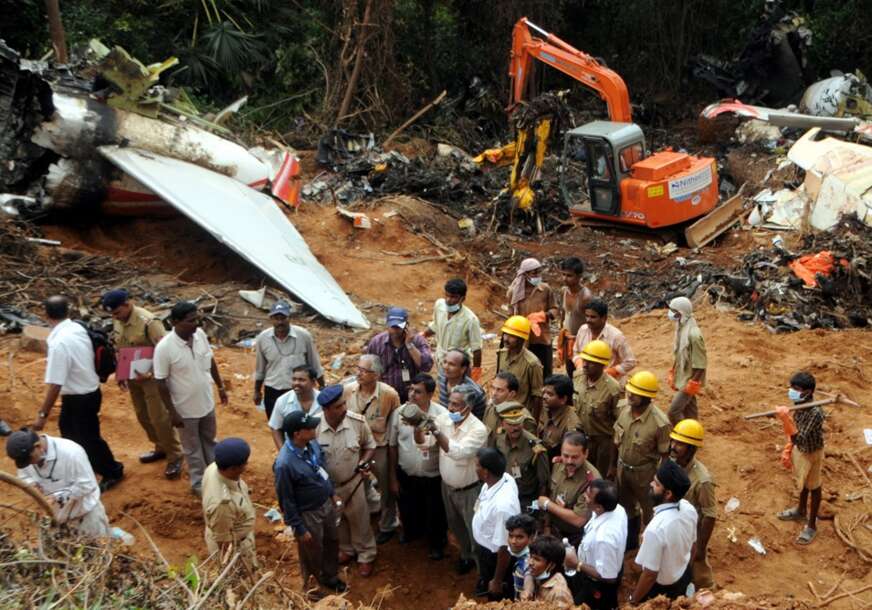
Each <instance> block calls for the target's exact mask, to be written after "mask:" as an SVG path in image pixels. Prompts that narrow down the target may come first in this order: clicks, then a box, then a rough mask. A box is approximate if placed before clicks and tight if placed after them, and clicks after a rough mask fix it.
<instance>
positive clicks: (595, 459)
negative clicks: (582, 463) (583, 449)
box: [587, 436, 615, 476]
mask: <svg viewBox="0 0 872 610" xmlns="http://www.w3.org/2000/svg"><path fill="white" fill-rule="evenodd" d="M614 446H615V441H614V439H613V438H612V437H611V436H591V437H588V442H587V451H588V453H587V461H589V462H590V463H591V464H593V465H594V466H595V467H596V469H597V470H599V472H600V474H601V475H602V476H606V474H607V473H608V471H609V466H611V461H612V447H614Z"/></svg>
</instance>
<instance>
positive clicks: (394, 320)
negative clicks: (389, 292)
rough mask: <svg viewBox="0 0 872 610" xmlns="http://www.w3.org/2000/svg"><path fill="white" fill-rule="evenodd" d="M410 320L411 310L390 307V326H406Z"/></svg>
mask: <svg viewBox="0 0 872 610" xmlns="http://www.w3.org/2000/svg"><path fill="white" fill-rule="evenodd" d="M408 322H409V312H408V311H406V310H405V309H403V308H402V307H391V308H390V309H388V315H387V321H386V323H387V325H388V327H391V326H396V327H398V328H406V324H407V323H408Z"/></svg>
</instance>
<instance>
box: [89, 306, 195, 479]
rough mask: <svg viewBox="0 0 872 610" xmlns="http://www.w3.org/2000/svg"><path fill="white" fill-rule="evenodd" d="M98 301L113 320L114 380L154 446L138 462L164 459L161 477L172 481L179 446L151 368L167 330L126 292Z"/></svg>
mask: <svg viewBox="0 0 872 610" xmlns="http://www.w3.org/2000/svg"><path fill="white" fill-rule="evenodd" d="M102 302H103V308H104V309H105V310H106V311H108V312H109V313H111V314H112V318H113V322H112V324H113V339H114V341H115V347H116V348H117V350H118V369H117V370H116V372H115V379H116V381H118V386H119V387H120V388H121V389H122V390H127V391H129V392H130V399H131V401H132V402H133V410H134V412H135V413H136V419H137V420H139V424H140V425H141V426H142V429H143V430H145V433H146V435H148V440H150V441H151V442H152V443H153V444H154V449H153V450H152V451H149V452H147V453H144V454H142V455H140V456H139V461H140V462H142V463H143V464H150V463H152V462H157V461H158V460H162V459H164V458H166V460H167V466H166V469H165V470H164V476H166V478H168V479H176V478H178V477H179V475H180V474H181V472H182V447H181V444H180V443H179V434H178V432H177V431H176V429H175V428H174V427H173V425H172V422H171V421H170V415H169V412H168V411H167V410H166V408H165V407H164V404H163V401H161V397H160V393H159V392H158V387H157V381H155V379H154V376H153V375H152V367H151V360H152V357H153V355H154V347H155V346H156V345H157V344H158V342H159V341H160V340H161V339H162V338H163V336H164V335H165V334H166V332H167V331H166V329H165V328H164V325H163V323H162V322H161V321H160V320H158V319H157V318H156V317H155V316H154V314H153V313H151V312H150V311H148V310H146V309H144V308H142V307H138V306H136V305H134V304H133V303H131V302H130V296H129V295H128V294H127V291H126V290H123V289H116V290H110V291H109V292H107V293H106V294H104V295H103V301H102Z"/></svg>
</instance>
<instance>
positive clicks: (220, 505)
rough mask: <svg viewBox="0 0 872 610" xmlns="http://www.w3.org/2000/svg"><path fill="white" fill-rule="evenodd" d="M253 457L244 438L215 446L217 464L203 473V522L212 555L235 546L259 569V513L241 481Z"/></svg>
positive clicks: (228, 439)
mask: <svg viewBox="0 0 872 610" xmlns="http://www.w3.org/2000/svg"><path fill="white" fill-rule="evenodd" d="M250 455H251V447H249V446H248V443H246V442H245V441H244V440H242V439H241V438H226V439H224V440H223V441H221V442H220V443H218V444H217V445H215V461H214V462H212V463H211V464H209V466H208V467H207V468H206V472H204V473H203V520H204V522H205V523H206V547H207V548H208V549H209V553H210V554H212V553H215V552H216V551H221V550H223V547H224V546H226V545H231V546H232V547H233V549H234V550H235V551H237V552H239V554H240V555H241V556H242V559H243V561H245V562H246V563H247V564H248V565H249V566H250V567H252V568H256V567H257V556H256V554H255V549H254V518H255V515H256V513H255V510H254V505H253V504H252V503H251V498H250V497H249V495H248V486H247V485H246V484H245V481H243V480H242V478H241V477H242V473H243V472H244V471H245V467H246V465H247V464H248V457H249V456H250ZM219 556H222V557H223V556H224V553H219Z"/></svg>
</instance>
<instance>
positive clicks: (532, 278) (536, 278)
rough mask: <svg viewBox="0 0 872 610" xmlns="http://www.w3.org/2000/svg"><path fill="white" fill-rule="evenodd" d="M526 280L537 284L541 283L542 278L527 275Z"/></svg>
mask: <svg viewBox="0 0 872 610" xmlns="http://www.w3.org/2000/svg"><path fill="white" fill-rule="evenodd" d="M527 281H528V282H530V283H531V284H533V285H534V286H538V285H539V284H541V283H542V278H541V277H528V278H527Z"/></svg>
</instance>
